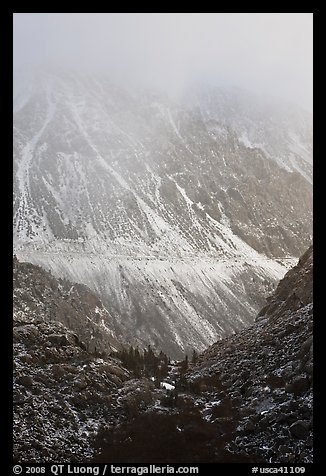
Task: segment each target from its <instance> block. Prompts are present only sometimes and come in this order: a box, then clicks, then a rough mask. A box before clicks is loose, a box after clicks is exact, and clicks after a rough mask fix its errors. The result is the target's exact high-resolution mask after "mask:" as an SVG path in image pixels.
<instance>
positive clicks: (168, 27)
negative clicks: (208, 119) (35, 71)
mask: <svg viewBox="0 0 326 476" xmlns="http://www.w3.org/2000/svg"><path fill="white" fill-rule="evenodd" d="M312 32H313V14H312V13H130V14H127V13H15V14H14V51H13V55H14V57H13V59H14V68H18V67H20V66H22V65H24V64H32V65H34V64H36V65H37V64H44V63H46V64H48V65H50V66H51V65H52V66H54V67H57V66H60V67H70V66H72V67H74V68H82V69H84V68H87V69H88V70H89V71H94V72H97V71H104V72H105V73H109V74H110V75H111V76H112V78H113V79H115V80H118V81H126V80H128V81H132V82H134V81H135V82H144V83H145V84H146V85H149V86H151V87H155V86H159V87H166V88H167V89H168V90H170V91H171V92H176V91H177V92H178V91H180V90H182V89H183V88H184V87H186V86H187V85H188V84H190V83H193V82H194V81H201V80H203V81H209V82H212V83H216V84H219V85H220V84H232V85H236V86H239V87H242V88H245V89H248V90H249V91H252V92H258V93H263V94H270V95H274V96H279V97H281V98H285V99H287V100H290V101H294V102H296V103H297V104H299V105H301V106H303V107H304V108H306V109H308V110H312V79H313V78H312V74H313V73H312V64H313V63H312V61H313V60H312V52H313V38H312Z"/></svg>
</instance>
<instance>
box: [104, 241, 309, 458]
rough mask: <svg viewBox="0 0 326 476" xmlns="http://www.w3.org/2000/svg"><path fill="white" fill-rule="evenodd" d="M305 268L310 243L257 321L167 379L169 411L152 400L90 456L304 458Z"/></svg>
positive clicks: (306, 447) (306, 416) (306, 412)
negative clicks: (171, 384)
mask: <svg viewBox="0 0 326 476" xmlns="http://www.w3.org/2000/svg"><path fill="white" fill-rule="evenodd" d="M312 266H313V262H312V248H310V249H309V250H308V251H307V252H306V253H305V254H304V256H303V257H302V258H301V260H300V261H299V263H298V265H297V266H296V267H295V268H293V269H292V270H291V271H289V272H288V273H287V275H286V276H285V278H284V279H283V280H282V281H281V282H280V284H279V286H278V288H277V291H276V293H275V294H274V295H273V296H272V297H271V298H270V299H269V304H268V307H266V308H265V310H264V311H263V312H262V313H261V316H260V318H259V320H258V322H257V323H256V324H254V325H253V326H252V327H250V328H249V329H246V330H245V331H241V332H239V333H237V334H235V335H234V336H231V337H228V338H225V339H222V340H221V341H219V342H217V343H215V344H214V345H213V346H211V347H209V348H208V349H207V350H206V351H205V352H204V353H203V354H201V355H200V356H199V357H198V361H197V362H196V363H195V364H192V365H191V366H190V368H189V370H188V372H186V373H185V374H184V375H182V376H181V378H179V379H177V380H176V381H175V382H174V384H175V385H176V389H175V390H173V391H172V392H170V398H172V400H170V402H169V404H170V407H171V408H172V409H171V410H170V411H167V410H166V409H164V408H162V406H159V407H157V405H156V407H155V406H151V407H149V408H148V409H147V411H146V412H145V413H144V414H142V415H140V416H138V418H136V419H135V420H134V421H133V422H128V423H125V424H122V425H121V426H119V427H117V428H116V429H114V431H113V433H112V432H111V434H106V438H107V439H109V441H110V445H111V446H110V447H109V450H108V449H107V447H106V445H105V444H103V439H100V442H98V445H99V447H100V451H101V452H100V455H99V456H97V460H98V461H102V462H104V461H108V462H111V461H112V462H113V461H114V460H119V456H121V455H123V456H124V458H125V461H126V462H130V463H131V462H151V461H153V460H152V459H151V458H153V455H154V456H155V457H156V458H157V461H158V462H161V463H167V462H174V463H184V462H188V463H189V462H191V463H193V462H269V463H309V462H312V460H313V453H312V452H313V448H312V446H313V440H312V432H313V427H312V424H313V421H312V404H313V355H312V343H313V339H312V331H313V323H312V311H313V304H312V281H311V280H312ZM298 296H299V297H300V301H298V299H297V297H298ZM294 297H295V299H294ZM262 316H264V317H262ZM126 435H131V439H129V440H127V439H126ZM144 440H146V441H148V442H149V443H148V444H147V445H146V446H145V447H142V445H141V443H140V442H141V441H144Z"/></svg>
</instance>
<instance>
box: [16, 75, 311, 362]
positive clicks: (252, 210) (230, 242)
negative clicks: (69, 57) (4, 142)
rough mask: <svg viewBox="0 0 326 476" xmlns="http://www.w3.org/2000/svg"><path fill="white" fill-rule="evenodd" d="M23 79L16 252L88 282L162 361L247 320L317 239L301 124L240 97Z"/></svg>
mask: <svg viewBox="0 0 326 476" xmlns="http://www.w3.org/2000/svg"><path fill="white" fill-rule="evenodd" d="M26 74H27V73H26ZM27 76H28V75H27ZM27 76H25V77H23V76H20V78H18V80H17V81H16V82H15V96H14V242H15V252H16V253H17V256H18V257H19V258H20V259H23V260H24V261H30V262H33V263H35V264H39V265H41V266H43V267H45V268H46V269H51V271H52V272H53V273H54V274H55V275H56V276H61V277H67V278H68V279H70V280H72V281H74V282H75V281H78V282H81V283H84V284H86V285H87V286H89V287H90V288H91V289H92V290H93V291H95V292H97V294H98V295H99V296H100V297H101V299H102V301H103V303H104V305H106V306H107V307H109V308H110V314H111V316H112V320H113V322H114V328H115V331H116V332H117V333H118V334H119V335H123V336H126V338H127V339H134V341H135V343H137V342H139V343H142V344H148V343H151V344H154V345H156V346H158V347H161V348H163V349H164V350H165V351H167V352H168V353H169V354H170V355H174V356H179V357H181V355H183V354H184V352H185V351H189V350H190V349H191V348H196V349H198V350H203V349H204V348H205V347H206V346H207V345H209V344H211V343H212V342H214V341H215V340H216V339H218V338H219V337H221V336H223V335H227V334H230V333H232V332H233V331H236V330H239V329H242V328H244V327H246V326H247V325H248V324H250V323H252V320H253V316H254V315H255V313H256V311H257V310H258V309H259V308H260V307H261V305H262V303H263V296H264V295H266V293H268V292H269V291H270V290H271V288H272V287H273V285H274V284H275V283H276V282H277V281H278V280H279V279H280V278H281V277H282V276H283V275H284V273H285V271H286V265H287V264H288V263H289V264H292V263H293V261H291V260H289V261H284V260H283V258H293V257H298V256H299V255H300V254H301V253H302V252H303V250H304V249H305V248H306V247H307V246H308V245H309V243H310V241H311V219H312V212H311V199H312V196H311V184H310V177H311V123H310V118H309V117H308V116H305V115H304V114H303V113H302V112H300V111H295V110H294V109H291V110H290V109H287V108H285V107H283V108H281V109H278V107H277V105H276V106H275V108H274V109H276V110H277V111H278V113H277V114H276V113H274V114H271V113H270V109H266V110H265V109H264V107H261V106H260V105H259V103H258V102H257V101H256V102H255V101H251V99H249V98H247V97H246V95H245V94H243V95H242V96H241V94H240V93H239V92H237V94H236V95H235V93H234V92H230V91H228V92H226V91H224V92H223V91H220V90H218V91H213V92H212V91H209V94H208V93H207V94H206V95H204V96H200V95H198V94H197V95H192V96H191V97H192V101H190V100H189V101H188V100H179V101H176V100H175V101H172V100H171V99H170V98H168V97H167V96H166V95H164V94H159V93H156V92H149V91H133V92H130V91H129V92H127V91H124V90H122V89H120V88H118V87H116V86H114V85H113V84H112V83H111V82H110V81H108V80H107V79H105V78H97V77H93V76H92V77H91V76H87V75H76V74H72V73H69V74H68V73H56V74H53V73H50V72H44V71H43V72H40V71H38V72H37V73H34V74H33V75H30V76H29V77H27ZM240 97H241V98H242V99H241V101H240V99H239V98H240ZM249 103H250V104H251V108H248V107H247V106H248V104H249ZM246 111H247V112H246ZM240 113H241V114H240ZM279 117H281V118H282V121H280V120H279ZM244 134H247V135H246V136H245V135H244ZM244 137H247V139H248V140H247V139H246V140H245V139H244ZM281 139H282V140H281ZM276 143H277V144H278V145H277V146H276ZM295 144H296V145H297V149H296V150H295V151H294V150H293V148H294V147H295ZM298 190H300V193H298ZM276 258H278V259H277V260H276ZM249 284H250V291H249V287H248V286H249ZM135 329H137V331H136V332H135Z"/></svg>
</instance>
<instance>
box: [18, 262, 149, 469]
mask: <svg viewBox="0 0 326 476" xmlns="http://www.w3.org/2000/svg"><path fill="white" fill-rule="evenodd" d="M109 324H110V322H109V315H108V313H107V311H106V310H104V309H103V307H102V305H101V303H100V301H99V300H98V299H97V298H96V297H95V296H94V294H93V293H92V292H90V291H89V290H88V289H87V288H86V287H85V286H79V285H72V284H71V283H67V282H65V281H62V280H59V281H57V280H56V279H55V278H53V276H51V275H50V274H49V273H47V272H45V271H43V270H42V269H40V268H38V267H36V266H34V265H32V264H28V263H19V262H18V261H17V260H14V316H13V326H14V328H13V337H14V342H13V356H14V364H13V366H14V379H13V406H14V416H13V435H14V460H15V461H16V462H17V463H22V462H25V463H27V462H28V463H31V462H34V463H44V462H53V461H61V462H84V461H87V460H90V459H91V458H92V457H93V455H94V451H95V449H94V448H95V447H94V440H95V436H96V434H97V432H98V430H99V428H100V427H101V426H103V425H108V424H109V425H117V424H118V423H121V422H123V421H126V420H127V419H128V418H130V416H131V415H134V414H137V412H138V411H141V409H142V407H144V406H146V404H147V403H148V402H150V401H151V400H152V393H151V391H152V388H153V386H154V385H153V382H152V381H149V380H147V379H137V380H136V379H134V378H132V375H130V373H129V372H128V371H127V370H126V369H125V368H123V366H122V364H121V362H120V361H118V360H116V359H114V358H112V357H109V356H108V355H103V353H104V351H105V353H106V354H109V353H110V352H111V351H112V350H115V349H116V348H120V347H121V344H118V343H117V341H116V339H115V338H114V337H113V336H112V333H110V332H109V329H108V327H107V326H108V325H109ZM68 327H69V328H70V329H68ZM71 329H73V331H74V332H72V330H71ZM98 351H102V352H101V354H99V352H98Z"/></svg>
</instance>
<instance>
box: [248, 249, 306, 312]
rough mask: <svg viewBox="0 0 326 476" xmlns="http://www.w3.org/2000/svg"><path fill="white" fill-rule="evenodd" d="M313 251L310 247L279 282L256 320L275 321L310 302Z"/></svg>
mask: <svg viewBox="0 0 326 476" xmlns="http://www.w3.org/2000/svg"><path fill="white" fill-rule="evenodd" d="M312 293H313V249H312V246H310V248H309V249H308V250H307V251H306V252H305V253H304V255H303V256H302V257H301V258H300V260H299V263H298V264H297V265H296V266H295V267H294V268H292V269H291V270H290V271H288V273H287V274H286V275H285V277H284V278H283V279H282V280H281V282H280V283H279V285H278V286H277V288H276V291H275V293H274V294H273V295H272V296H270V297H268V298H267V304H266V306H264V307H263V309H262V310H261V311H260V312H259V313H258V316H257V319H258V320H260V319H265V318H266V317H268V318H269V319H277V317H278V316H279V315H282V314H284V312H286V311H292V312H293V311H296V310H298V309H300V308H302V307H303V306H306V305H308V304H310V303H311V302H312Z"/></svg>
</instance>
